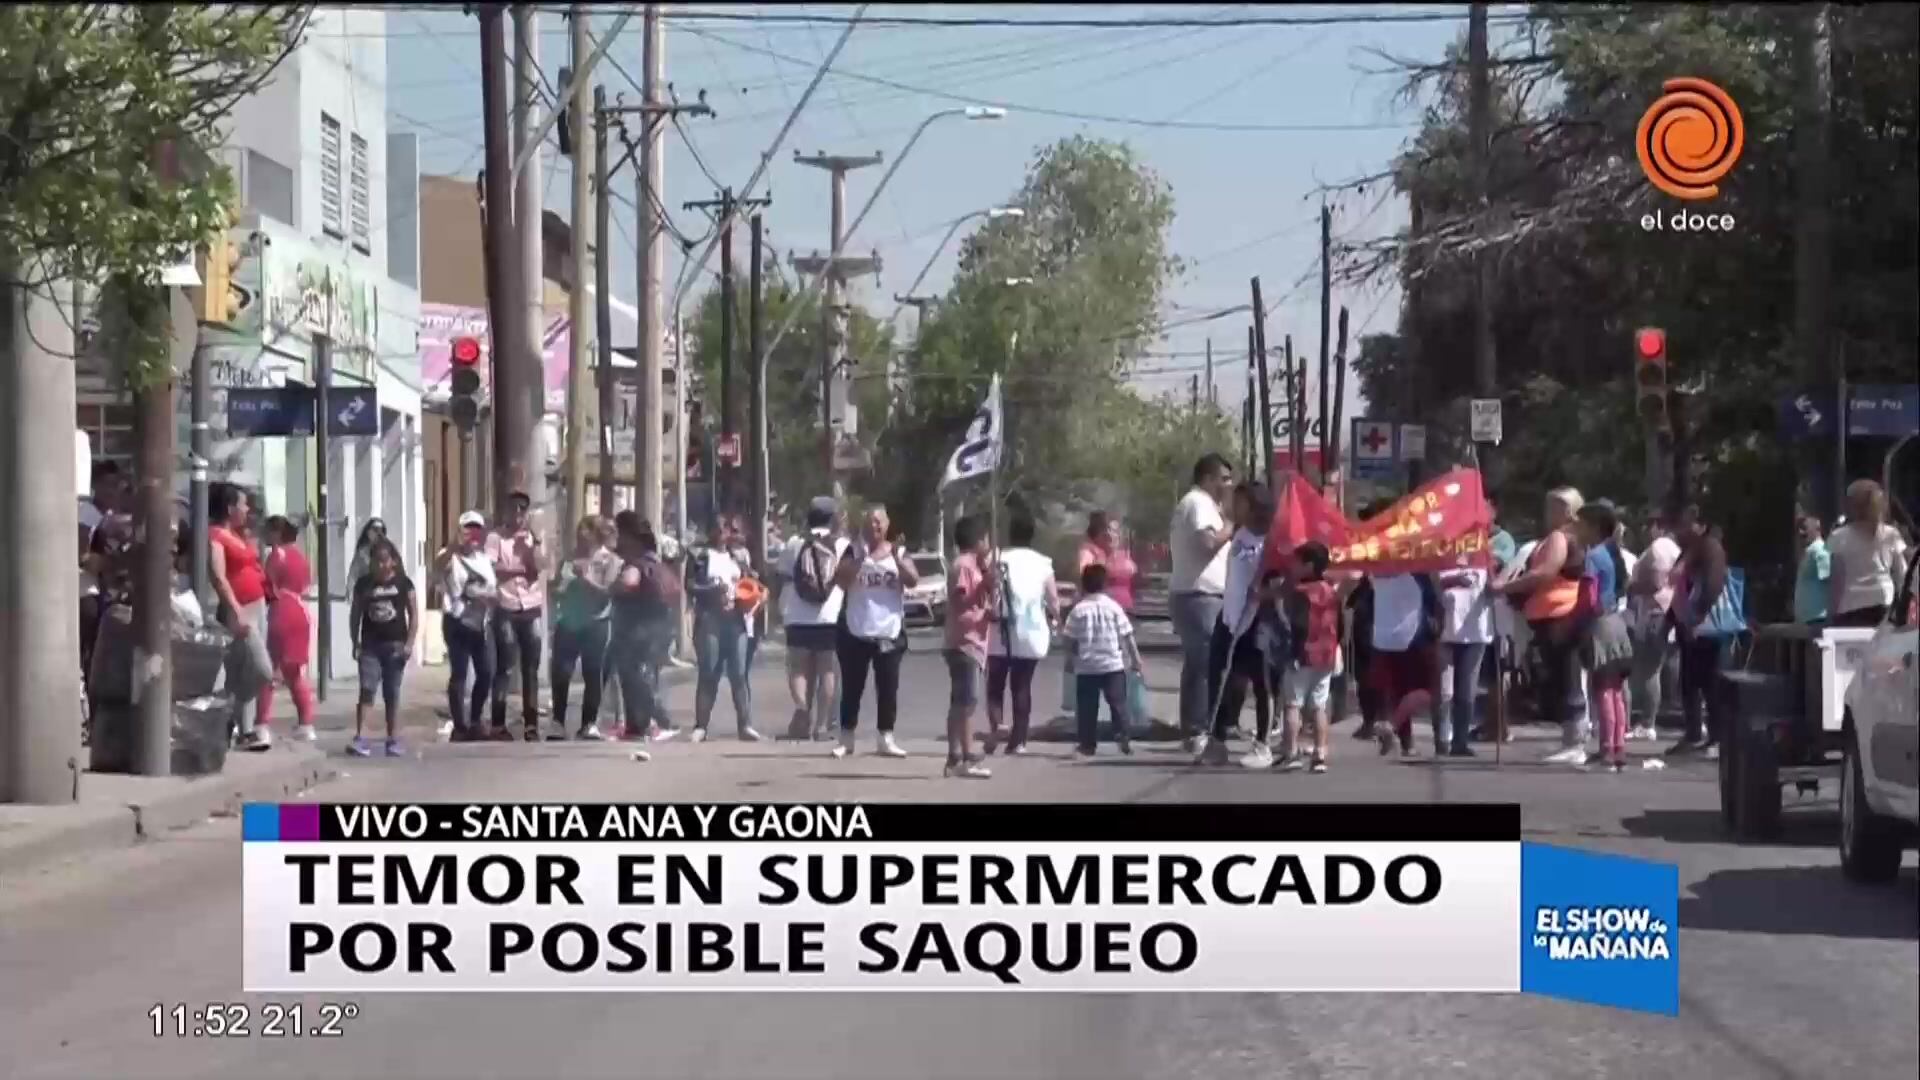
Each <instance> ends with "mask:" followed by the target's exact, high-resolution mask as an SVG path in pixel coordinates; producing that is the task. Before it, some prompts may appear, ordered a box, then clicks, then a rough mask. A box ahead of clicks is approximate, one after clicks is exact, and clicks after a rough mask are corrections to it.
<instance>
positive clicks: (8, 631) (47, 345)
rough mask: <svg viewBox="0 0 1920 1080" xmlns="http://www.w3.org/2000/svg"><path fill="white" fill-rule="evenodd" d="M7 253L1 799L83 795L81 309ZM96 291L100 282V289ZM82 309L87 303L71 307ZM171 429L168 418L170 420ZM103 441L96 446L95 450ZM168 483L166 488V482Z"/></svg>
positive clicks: (32, 263) (2, 381) (1, 295)
mask: <svg viewBox="0 0 1920 1080" xmlns="http://www.w3.org/2000/svg"><path fill="white" fill-rule="evenodd" d="M7 254H8V255H9V256H12V257H9V258H6V259H3V260H0V506H5V507H6V508H7V513H6V514H4V515H0V536H4V537H5V548H6V556H5V557H4V558H0V803H10V802H13V803H34V804H40V805H55V804H61V803H71V802H74V801H76V800H77V799H78V798H79V784H80V773H79V768H80V723H79V719H80V712H79V702H80V687H81V675H80V620H79V619H78V618H75V617H71V616H69V615H67V614H66V613H68V612H74V611H77V610H79V604H80V582H79V575H78V574H76V573H74V569H73V568H74V561H73V559H74V551H73V540H74V526H75V524H76V521H75V518H74V492H75V491H77V490H79V487H78V484H77V481H78V480H79V479H80V478H79V477H76V476H75V475H74V465H73V450H72V446H73V434H72V429H73V411H74V386H73V359H72V354H73V353H74V352H75V351H76V350H75V348H74V337H75V334H74V330H73V328H74V327H75V326H76V325H78V324H79V322H80V319H79V317H78V313H77V312H76V311H71V310H69V311H61V310H60V302H59V300H58V299H57V297H58V294H59V292H66V293H67V295H69V296H71V295H73V292H71V291H68V290H67V289H66V288H65V287H64V286H61V287H59V289H58V291H56V289H55V288H54V287H50V286H46V285H42V286H39V287H34V288H29V287H28V284H27V283H28V282H33V281H37V280H41V279H42V278H43V276H44V270H45V265H44V264H43V263H40V262H38V261H37V260H33V259H28V258H21V257H19V256H15V255H13V253H11V252H9V253H7ZM95 295H96V296H98V292H97V291H95ZM74 306H75V307H78V305H77V304H76V305H74ZM169 431H171V428H169ZM97 449H98V448H97V447H96V450H97ZM163 493H164V489H163Z"/></svg>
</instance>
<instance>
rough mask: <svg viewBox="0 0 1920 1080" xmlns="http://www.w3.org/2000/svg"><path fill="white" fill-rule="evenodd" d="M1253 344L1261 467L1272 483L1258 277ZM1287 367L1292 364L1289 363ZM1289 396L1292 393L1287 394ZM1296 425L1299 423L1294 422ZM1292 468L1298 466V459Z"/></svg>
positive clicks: (1263, 324)
mask: <svg viewBox="0 0 1920 1080" xmlns="http://www.w3.org/2000/svg"><path fill="white" fill-rule="evenodd" d="M1248 336H1249V338H1250V341H1249V342H1248V343H1249V344H1250V345H1252V346H1253V357H1254V364H1255V367H1256V371H1257V373H1258V374H1259V376H1260V452H1261V456H1262V457H1263V459H1264V460H1263V461H1262V462H1261V467H1262V468H1263V469H1264V470H1265V472H1266V477H1267V484H1268V485H1269V486H1271V485H1272V484H1273V421H1272V420H1271V419H1269V416H1270V415H1271V414H1270V413H1269V412H1268V411H1267V305H1266V304H1265V303H1264V302H1262V301H1261V299H1260V279H1259V278H1258V277H1255V278H1254V279H1253V329H1252V330H1251V331H1249V334H1248ZM1288 366H1289V367H1291V366H1292V365H1291V364H1289V365H1288ZM1288 396H1289V397H1291V396H1292V395H1288ZM1295 426H1296V427H1298V426H1299V425H1298V424H1297V423H1296V424H1295ZM1293 466H1294V468H1296V469H1297V468H1299V467H1300V462H1299V461H1298V460H1296V461H1294V463H1293Z"/></svg>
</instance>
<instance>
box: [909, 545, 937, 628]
mask: <svg viewBox="0 0 1920 1080" xmlns="http://www.w3.org/2000/svg"><path fill="white" fill-rule="evenodd" d="M908 558H910V559H912V560H913V568H914V570H915V571H917V572H918V573H919V575H920V581H919V583H918V584H916V585H915V586H914V587H913V588H911V589H908V590H907V596H906V606H905V613H906V617H907V622H909V623H937V622H939V621H941V620H942V619H944V618H946V617H947V560H945V559H943V558H941V557H940V553H939V552H937V551H916V552H914V553H913V554H912V555H910V556H908Z"/></svg>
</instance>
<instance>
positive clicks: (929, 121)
mask: <svg viewBox="0 0 1920 1080" xmlns="http://www.w3.org/2000/svg"><path fill="white" fill-rule="evenodd" d="M1006 115H1007V110H1005V109H1002V108H1000V107H999V106H996V105H969V106H967V107H966V108H963V109H942V110H940V111H939V112H937V113H934V114H933V115H932V116H929V117H927V118H926V119H925V120H922V121H920V126H919V127H917V128H914V129H913V135H912V136H911V137H909V138H908V139H907V145H905V146H903V147H901V148H900V152H899V153H898V154H896V155H894V158H893V164H892V165H889V166H887V171H886V173H885V175H883V176H881V177H880V182H879V183H878V184H875V185H874V187H873V191H872V193H871V194H869V195H868V196H867V201H866V204H865V205H864V206H862V207H860V212H859V213H858V214H855V215H854V218H853V224H851V225H848V226H847V228H846V232H845V233H843V234H842V235H840V236H837V237H835V238H834V242H835V245H836V246H835V247H834V249H833V250H832V251H831V252H830V253H829V256H828V259H827V264H826V265H825V266H823V267H821V268H820V272H819V273H817V274H815V275H813V280H812V281H811V282H809V283H808V284H807V291H806V292H804V293H802V294H801V295H800V302H799V303H797V304H795V305H793V307H792V308H790V309H789V310H788V312H787V318H786V321H785V322H783V323H781V324H780V329H779V331H778V332H777V333H775V334H774V335H773V337H772V338H771V339H769V340H768V341H767V345H766V347H765V348H764V349H762V350H760V355H759V357H757V358H756V360H755V362H756V363H758V364H759V365H760V367H761V371H762V377H763V378H764V377H765V374H764V373H765V370H766V365H767V357H769V356H772V355H773V351H774V350H775V349H777V348H779V347H780V342H781V341H782V340H783V339H784V338H785V337H786V336H787V331H789V330H792V329H793V324H794V323H795V322H796V321H797V320H798V319H799V318H800V312H801V311H802V310H803V309H804V308H805V307H806V306H807V305H808V304H810V303H812V302H813V299H814V297H815V296H818V295H819V293H820V287H821V286H822V285H824V284H825V283H826V280H827V275H828V274H831V273H832V272H833V270H834V265H835V263H836V262H837V261H838V260H839V258H840V252H841V250H842V249H844V248H845V247H846V243H847V241H848V240H851V239H853V234H854V233H856V232H858V231H859V230H860V223H861V222H863V221H865V220H867V215H868V214H869V213H872V212H873V208H874V206H875V205H876V204H878V203H879V201H880V193H881V192H883V191H885V190H886V189H887V182H888V181H889V180H892V179H893V174H894V173H897V172H899V171H900V165H901V163H902V162H904V161H906V160H907V155H908V154H910V153H912V152H913V147H914V144H916V143H918V142H919V141H920V136H922V135H925V134H926V133H927V129H928V128H929V127H932V126H933V123H934V121H936V120H944V119H946V118H948V117H952V116H958V117H963V118H965V119H967V120H999V119H1001V118H1003V117H1005V116H1006ZM908 291H909V292H911V291H912V290H908Z"/></svg>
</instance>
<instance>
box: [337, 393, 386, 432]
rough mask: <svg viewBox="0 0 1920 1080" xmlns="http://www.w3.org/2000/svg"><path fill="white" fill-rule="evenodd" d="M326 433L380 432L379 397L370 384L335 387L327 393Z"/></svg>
mask: <svg viewBox="0 0 1920 1080" xmlns="http://www.w3.org/2000/svg"><path fill="white" fill-rule="evenodd" d="M327 412H328V414H329V415H328V417H327V434H329V435H348V436H350V435H378V434H380V399H379V398H378V397H377V396H376V395H375V394H374V390H373V387H371V386H356V387H353V388H351V389H346V388H342V387H335V388H333V389H332V390H330V391H328V393H327Z"/></svg>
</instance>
